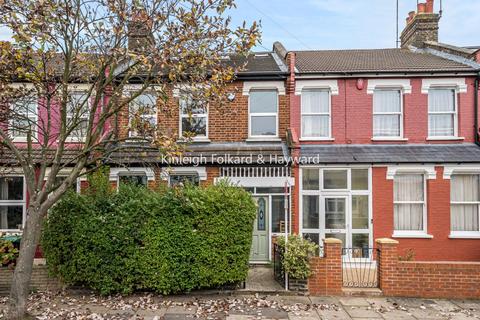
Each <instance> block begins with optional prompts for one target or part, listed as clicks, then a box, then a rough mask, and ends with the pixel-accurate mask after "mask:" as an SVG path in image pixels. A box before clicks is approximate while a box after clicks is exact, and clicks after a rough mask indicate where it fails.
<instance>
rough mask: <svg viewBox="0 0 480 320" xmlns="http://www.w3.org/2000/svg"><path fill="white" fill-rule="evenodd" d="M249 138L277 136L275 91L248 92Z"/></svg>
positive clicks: (276, 99)
mask: <svg viewBox="0 0 480 320" xmlns="http://www.w3.org/2000/svg"><path fill="white" fill-rule="evenodd" d="M249 124H250V125H249V127H250V131H249V136H250V137H253V138H255V137H256V138H260V137H277V136H278V92H277V90H268V89H263V90H254V89H252V90H250V93H249Z"/></svg>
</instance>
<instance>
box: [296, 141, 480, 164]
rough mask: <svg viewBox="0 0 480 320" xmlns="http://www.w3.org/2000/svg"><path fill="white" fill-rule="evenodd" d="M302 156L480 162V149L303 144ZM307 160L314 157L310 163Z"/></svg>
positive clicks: (468, 146)
mask: <svg viewBox="0 0 480 320" xmlns="http://www.w3.org/2000/svg"><path fill="white" fill-rule="evenodd" d="M300 156H301V157H302V159H304V160H305V161H306V162H307V163H313V164H316V163H331V164H339V163H344V164H347V163H349V164H351V163H364V164H367V163H369V164H370V163H474V162H477V163H478V162H480V147H479V146H477V145H475V144H473V143H464V144H409V145H302V146H301V149H300ZM307 157H311V159H310V161H307V159H306V158H307Z"/></svg>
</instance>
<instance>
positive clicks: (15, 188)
mask: <svg viewBox="0 0 480 320" xmlns="http://www.w3.org/2000/svg"><path fill="white" fill-rule="evenodd" d="M25 205H26V197H25V188H24V181H23V177H21V176H7V177H0V230H2V231H7V230H20V229H22V227H23V223H24V218H25Z"/></svg>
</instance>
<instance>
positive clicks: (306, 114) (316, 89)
mask: <svg viewBox="0 0 480 320" xmlns="http://www.w3.org/2000/svg"><path fill="white" fill-rule="evenodd" d="M304 91H326V92H327V93H328V113H325V112H304V111H303V106H304V101H303V99H304V95H303V92H304ZM304 116H328V135H327V136H318V137H316V136H305V135H303V117H304ZM300 138H301V139H304V140H312V141H315V140H316V141H322V140H331V139H332V90H331V89H329V88H322V87H305V88H302V91H301V99H300Z"/></svg>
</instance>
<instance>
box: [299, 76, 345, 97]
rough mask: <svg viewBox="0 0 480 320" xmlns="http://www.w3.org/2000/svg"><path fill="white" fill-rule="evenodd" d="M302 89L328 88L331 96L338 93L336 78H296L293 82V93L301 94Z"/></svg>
mask: <svg viewBox="0 0 480 320" xmlns="http://www.w3.org/2000/svg"><path fill="white" fill-rule="evenodd" d="M303 89H328V90H330V94H331V95H333V96H336V95H338V81H337V80H298V81H296V82H295V95H297V96H299V95H301V94H302V90H303Z"/></svg>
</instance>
